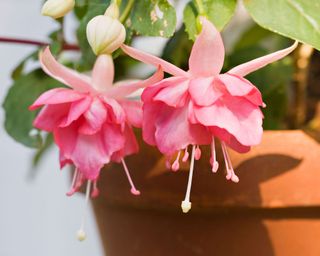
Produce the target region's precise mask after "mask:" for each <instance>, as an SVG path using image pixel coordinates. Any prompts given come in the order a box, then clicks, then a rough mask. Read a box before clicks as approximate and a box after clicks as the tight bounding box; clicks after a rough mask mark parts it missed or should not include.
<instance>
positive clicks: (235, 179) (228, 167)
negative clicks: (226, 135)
mask: <svg viewBox="0 0 320 256" xmlns="http://www.w3.org/2000/svg"><path fill="white" fill-rule="evenodd" d="M221 148H222V153H223V156H224V161H225V164H226V170H227V176H226V179H227V180H232V181H233V182H235V183H238V182H239V177H238V176H237V175H236V174H235V172H234V170H233V167H232V163H231V160H230V157H229V154H228V151H227V147H226V144H225V143H224V142H221Z"/></svg>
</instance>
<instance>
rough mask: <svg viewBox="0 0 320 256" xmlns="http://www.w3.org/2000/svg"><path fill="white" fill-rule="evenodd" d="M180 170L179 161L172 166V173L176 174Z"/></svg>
mask: <svg viewBox="0 0 320 256" xmlns="http://www.w3.org/2000/svg"><path fill="white" fill-rule="evenodd" d="M179 168H180V164H179V162H178V161H174V163H173V164H172V167H171V169H172V171H174V172H176V171H178V170H179Z"/></svg>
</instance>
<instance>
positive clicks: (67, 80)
mask: <svg viewBox="0 0 320 256" xmlns="http://www.w3.org/2000/svg"><path fill="white" fill-rule="evenodd" d="M40 62H41V65H42V68H43V70H44V71H45V72H46V73H47V74H48V75H49V76H51V77H53V78H55V79H56V80H59V81H61V82H62V83H63V84H65V85H67V86H68V87H70V88H56V89H52V90H50V91H47V92H45V93H43V94H42V95H41V96H40V97H39V98H38V99H37V100H36V101H35V102H34V103H33V105H32V106H31V107H30V109H31V110H35V109H37V108H39V107H41V106H44V108H42V110H41V111H40V113H39V114H38V116H37V117H36V119H35V120H34V126H35V127H36V128H38V129H41V130H44V131H47V132H52V133H53V135H54V141H55V143H56V144H57V145H58V147H59V149H60V164H61V168H62V167H63V166H65V165H66V164H73V165H74V166H75V167H76V169H75V173H74V177H73V181H72V185H71V189H70V191H69V192H68V193H67V195H69V196H70V195H72V194H74V193H75V192H76V191H78V190H79V189H80V187H81V186H82V184H83V183H84V181H86V180H87V181H88V183H87V193H86V198H87V200H88V197H89V193H90V191H91V184H92V183H93V189H92V192H91V196H92V197H95V196H97V195H98V189H97V179H98V177H99V173H100V170H101V168H102V167H103V166H104V165H105V164H107V163H109V162H110V161H114V162H120V163H122V165H123V167H124V170H125V172H126V175H127V178H128V180H129V183H130V185H131V192H132V194H134V195H139V194H140V192H139V191H138V190H137V189H136V188H135V186H134V184H133V182H132V179H131V177H130V174H129V171H128V168H127V166H126V163H125V161H124V157H125V156H127V155H131V154H134V153H137V152H138V150H139V148H138V143H137V141H136V138H135V135H134V133H133V130H132V126H134V127H141V125H142V108H141V105H142V103H141V102H140V101H133V100H129V99H128V98H127V96H130V94H132V93H133V92H134V91H136V90H138V89H139V88H143V87H145V86H146V85H148V84H152V83H155V82H157V81H159V80H161V79H162V78H163V72H162V71H161V70H160V69H159V70H158V71H157V72H156V73H155V74H154V75H153V76H152V77H150V78H149V79H147V80H145V81H134V82H133V81H122V82H118V83H115V84H114V85H113V84H112V83H113V77H114V65H113V60H112V57H111V56H110V55H100V56H99V57H98V58H97V60H96V63H95V65H94V68H93V71H92V77H89V76H86V75H83V74H79V73H77V72H75V71H73V70H71V69H69V68H67V67H64V66H63V65H61V64H60V63H58V62H57V61H56V60H55V59H54V57H53V56H52V54H51V52H50V50H49V48H46V49H45V50H44V52H43V53H41V55H40ZM79 232H80V237H83V236H81V234H82V235H83V234H84V233H83V229H82V228H81V229H80V231H79Z"/></svg>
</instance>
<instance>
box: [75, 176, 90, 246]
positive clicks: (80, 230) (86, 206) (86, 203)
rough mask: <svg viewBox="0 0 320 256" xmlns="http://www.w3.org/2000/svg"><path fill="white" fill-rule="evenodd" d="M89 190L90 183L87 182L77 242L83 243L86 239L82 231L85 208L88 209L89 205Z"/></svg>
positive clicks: (85, 213)
mask: <svg viewBox="0 0 320 256" xmlns="http://www.w3.org/2000/svg"><path fill="white" fill-rule="evenodd" d="M90 189H91V181H90V180H88V182H87V188H86V198H85V205H84V209H83V215H82V221H81V226H80V229H79V230H78V232H77V239H78V240H79V241H83V240H85V239H86V232H85V231H84V224H85V220H86V215H87V208H88V203H89V195H90Z"/></svg>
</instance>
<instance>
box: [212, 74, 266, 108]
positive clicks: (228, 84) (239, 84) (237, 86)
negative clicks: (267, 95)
mask: <svg viewBox="0 0 320 256" xmlns="http://www.w3.org/2000/svg"><path fill="white" fill-rule="evenodd" d="M218 80H220V81H221V82H222V84H223V85H224V86H225V88H226V89H227V91H228V92H229V93H230V94H231V95H232V96H243V97H245V98H247V99H248V100H249V101H251V102H252V103H253V104H255V105H257V106H263V105H264V104H263V101H262V96H261V93H260V91H259V90H258V88H257V87H255V86H254V85H253V84H252V83H250V82H249V81H248V80H246V79H245V78H243V77H239V76H235V75H230V74H222V75H219V76H218Z"/></svg>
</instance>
